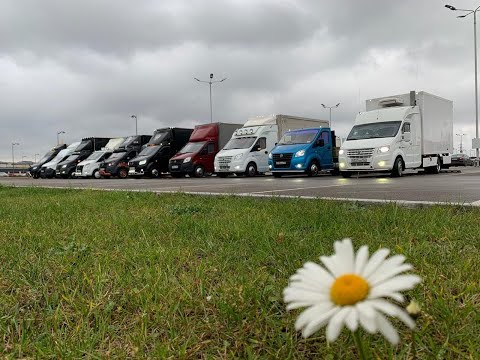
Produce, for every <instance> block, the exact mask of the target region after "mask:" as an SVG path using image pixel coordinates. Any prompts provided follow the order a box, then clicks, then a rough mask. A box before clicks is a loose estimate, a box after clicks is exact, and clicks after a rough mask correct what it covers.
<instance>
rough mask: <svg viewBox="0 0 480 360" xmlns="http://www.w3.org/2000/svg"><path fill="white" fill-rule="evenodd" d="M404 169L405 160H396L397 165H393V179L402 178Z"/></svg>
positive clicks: (399, 158)
mask: <svg viewBox="0 0 480 360" xmlns="http://www.w3.org/2000/svg"><path fill="white" fill-rule="evenodd" d="M403 169H404V166H403V160H402V158H401V157H400V156H399V157H397V158H396V159H395V163H394V164H393V169H392V176H393V177H402V175H403Z"/></svg>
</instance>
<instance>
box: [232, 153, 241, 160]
mask: <svg viewBox="0 0 480 360" xmlns="http://www.w3.org/2000/svg"><path fill="white" fill-rule="evenodd" d="M242 157H243V154H237V155H235V157H234V158H233V160H240V159H241V158H242Z"/></svg>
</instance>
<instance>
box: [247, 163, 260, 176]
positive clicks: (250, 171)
mask: <svg viewBox="0 0 480 360" xmlns="http://www.w3.org/2000/svg"><path fill="white" fill-rule="evenodd" d="M255 175H257V166H256V165H255V163H253V162H251V163H248V165H247V169H246V170H245V176H248V177H253V176H255Z"/></svg>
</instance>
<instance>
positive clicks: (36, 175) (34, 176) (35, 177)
mask: <svg viewBox="0 0 480 360" xmlns="http://www.w3.org/2000/svg"><path fill="white" fill-rule="evenodd" d="M32 177H33V178H34V179H38V178H39V177H40V175H38V174H37V173H35V174H33V176H32Z"/></svg>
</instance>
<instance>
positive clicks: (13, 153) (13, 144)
mask: <svg viewBox="0 0 480 360" xmlns="http://www.w3.org/2000/svg"><path fill="white" fill-rule="evenodd" d="M15 145H20V144H19V143H18V142H12V168H13V170H12V174H13V173H15V151H14V150H13V147H14V146H15Z"/></svg>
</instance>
